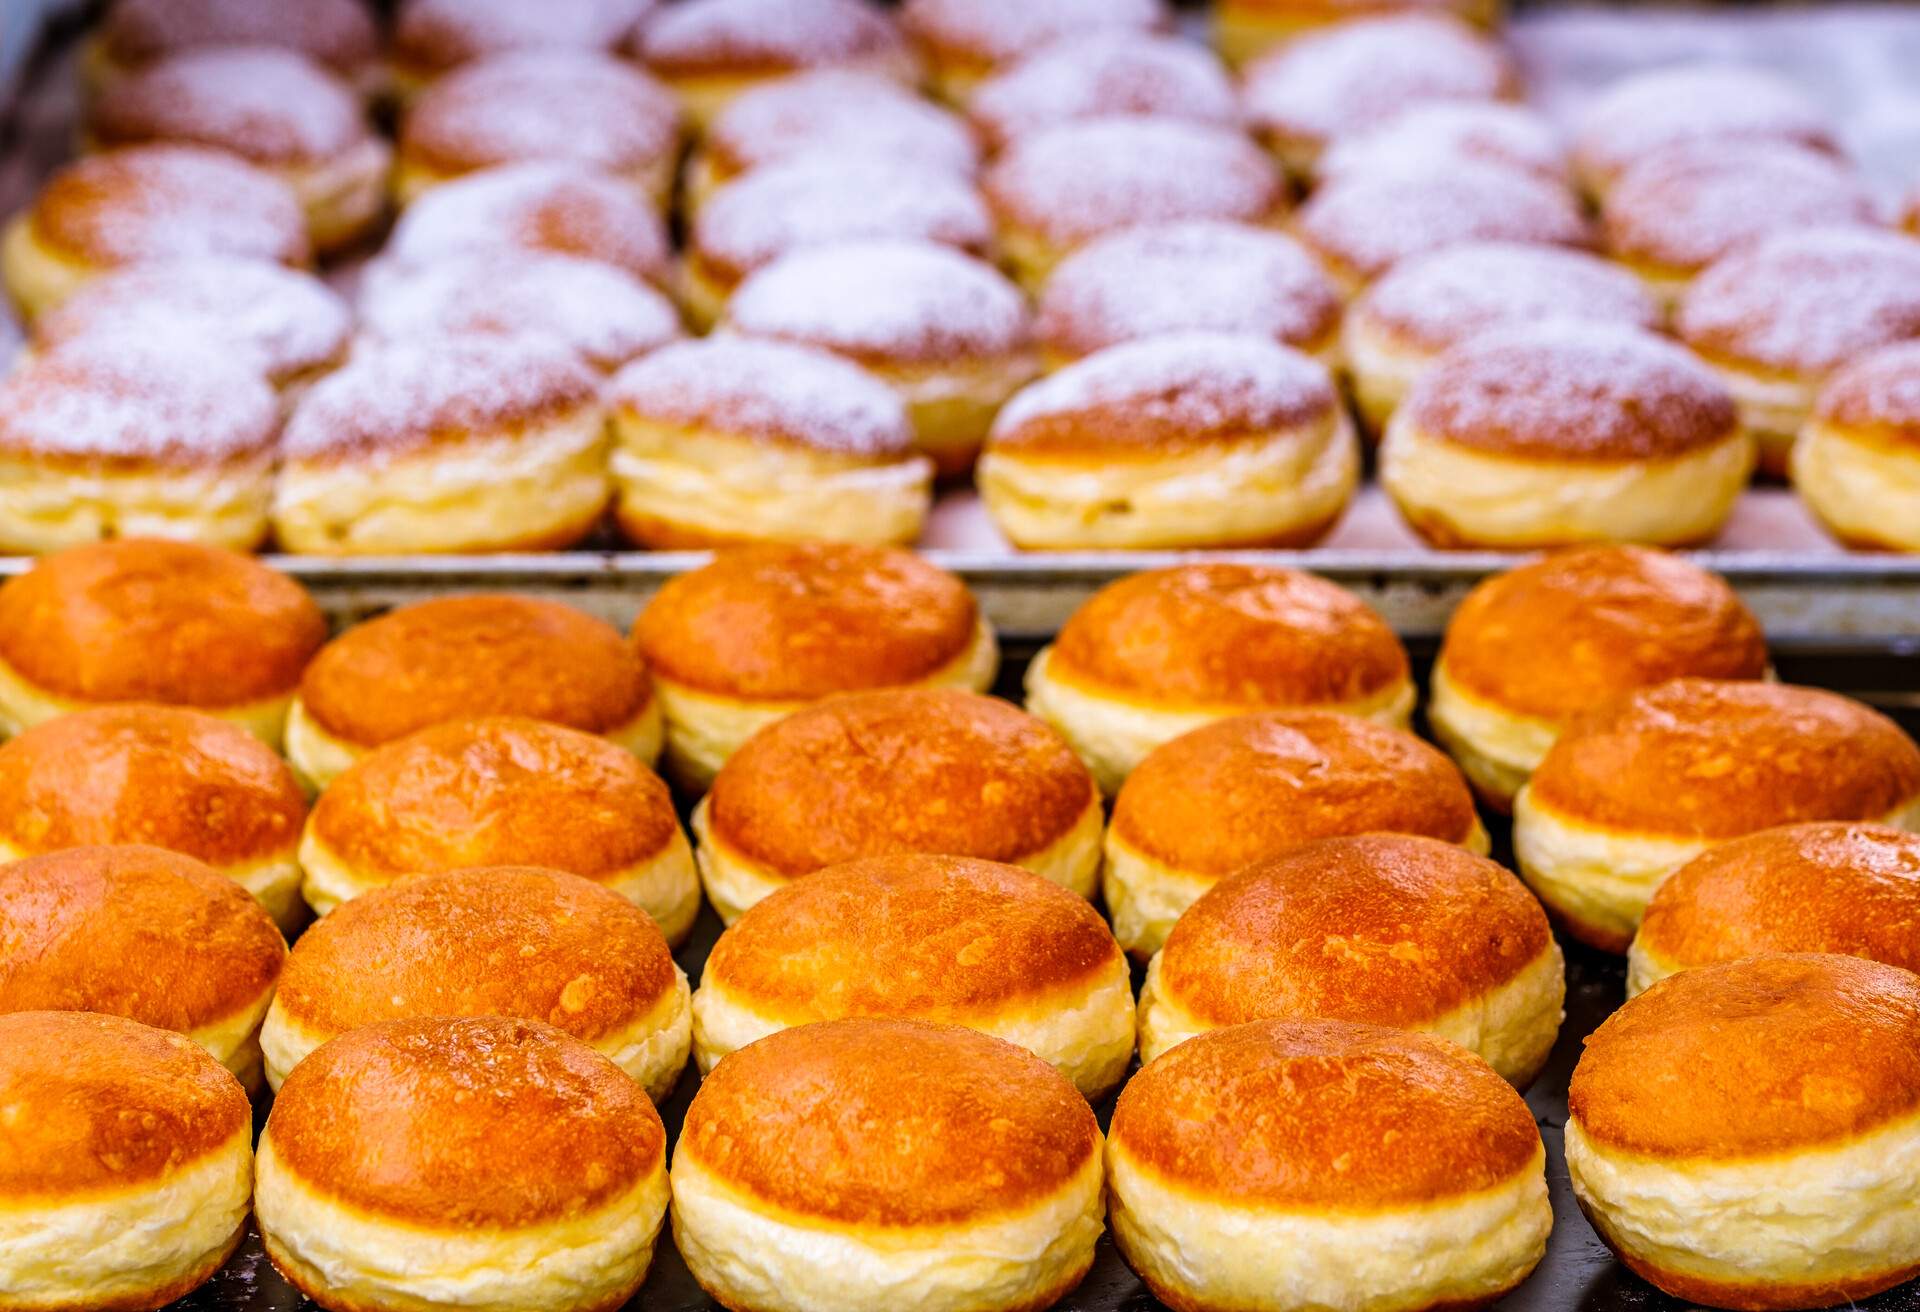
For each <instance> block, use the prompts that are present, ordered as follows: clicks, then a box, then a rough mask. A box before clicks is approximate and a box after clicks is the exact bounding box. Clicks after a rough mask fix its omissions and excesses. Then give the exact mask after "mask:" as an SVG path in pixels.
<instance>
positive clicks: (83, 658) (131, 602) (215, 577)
mask: <svg viewBox="0 0 1920 1312" xmlns="http://www.w3.org/2000/svg"><path fill="white" fill-rule="evenodd" d="M326 637H327V622H326V619H325V618H324V617H323V616H322V615H321V614H320V608H319V607H318V606H316V605H314V603H313V598H311V597H309V596H308V595H307V591H306V589H305V588H303V587H301V586H300V585H299V584H298V583H296V582H294V581H293V580H292V579H290V578H288V577H287V576H286V575H285V574H282V573H280V571H278V570H275V569H269V568H268V567H267V566H265V565H262V564H261V563H260V562H258V561H256V560H253V559H251V558H249V557H247V556H242V555H239V554H237V553H235V552H231V551H223V550H221V549H220V548H218V547H204V546H200V545H197V544H194V543H187V542H167V541H164V540H161V539H156V538H122V539H119V540H117V541H113V542H98V543H94V544H92V545H90V546H84V547H74V548H72V549H71V550H68V551H62V552H57V553H55V554H54V555H51V556H45V557H42V558H41V559H40V560H39V561H37V562H35V564H34V566H33V567H32V568H31V569H29V570H27V571H26V572H24V573H21V574H17V575H15V576H14V577H13V578H11V579H8V580H7V581H6V583H5V584H0V734H13V733H19V732H20V731H21V730H22V729H27V728H31V727H32V726H34V725H36V724H39V723H41V722H42V721H45V720H51V719H54V718H55V717H57V716H61V715H67V714H70V713H71V712H73V711H78V710H84V709H86V708H87V707H90V706H101V705H105V704H107V703H110V702H158V703H160V704H162V705H167V706H187V707H192V708H193V709H195V710H199V711H205V712H207V713H208V714H210V715H216V716H219V717H220V718H222V719H225V720H231V721H233V722H234V723H235V724H238V725H240V726H241V727H243V728H245V729H248V730H249V731H251V732H252V733H253V734H254V735H256V736H257V737H258V738H260V740H261V741H263V742H265V743H266V744H267V745H268V746H269V747H273V748H276V749H277V748H278V747H279V746H280V739H281V732H282V730H283V729H284V727H285V725H286V719H287V707H288V705H289V704H290V703H291V702H292V701H293V694H294V690H295V689H296V688H297V687H299V685H300V673H301V671H302V670H304V669H305V668H306V665H307V662H308V661H309V660H311V659H312V658H313V654H314V653H315V652H316V651H318V650H319V649H320V644H321V643H322V642H324V641H326Z"/></svg>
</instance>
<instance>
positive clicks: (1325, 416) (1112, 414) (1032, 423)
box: [992, 344, 1339, 466]
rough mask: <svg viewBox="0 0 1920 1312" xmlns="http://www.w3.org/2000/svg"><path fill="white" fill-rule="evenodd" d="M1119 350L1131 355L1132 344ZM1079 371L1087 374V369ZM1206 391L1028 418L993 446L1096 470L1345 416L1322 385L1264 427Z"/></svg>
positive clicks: (1265, 417) (1144, 396)
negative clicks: (1173, 400) (1168, 400)
mask: <svg viewBox="0 0 1920 1312" xmlns="http://www.w3.org/2000/svg"><path fill="white" fill-rule="evenodd" d="M1113 349H1115V350H1125V349H1127V344H1122V345H1121V346H1119V347H1115V348H1113ZM1304 363H1305V362H1304V360H1303V364H1304ZM1069 367H1076V366H1069ZM1077 367H1079V368H1085V367H1086V363H1085V362H1084V361H1083V362H1082V363H1081V364H1080V365H1079V366H1077ZM1316 368H1317V366H1316ZM1044 385H1045V384H1044V383H1043V384H1041V386H1044ZM1206 391H1207V388H1206V386H1205V385H1204V383H1202V382H1200V381H1199V380H1194V383H1193V385H1192V386H1190V387H1182V388H1180V389H1179V393H1178V394H1179V395H1181V396H1182V397H1183V399H1184V400H1185V404H1182V405H1177V406H1165V405H1156V404H1154V401H1155V400H1156V399H1157V398H1156V396H1155V395H1154V394H1153V393H1152V392H1151V391H1149V390H1147V389H1144V388H1143V389H1142V390H1141V391H1139V392H1137V393H1134V394H1132V395H1128V396H1116V397H1112V398H1110V399H1103V400H1096V401H1091V402H1089V403H1088V404H1087V405H1085V406H1083V407H1080V408H1078V409H1074V410H1066V411H1056V412H1053V413H1048V414H1040V415H1034V416H1032V417H1020V418H1018V419H1016V421H1015V422H1012V423H1009V424H1006V425H1003V426H999V427H996V428H995V430H994V432H993V437H992V446H993V448H994V449H995V450H996V451H1003V452H1012V453H1016V454H1017V455H1020V456H1037V457H1041V458H1055V459H1057V458H1060V457H1066V458H1068V459H1077V460H1081V461H1084V462H1086V463H1087V464H1089V465H1095V466H1099V465H1107V464H1111V463H1112V462H1113V461H1115V460H1127V459H1134V460H1140V459H1161V458H1164V457H1166V456H1169V455H1202V456H1204V455H1205V454H1207V453H1209V452H1221V453H1224V452H1229V451H1231V450H1232V449H1233V448H1234V447H1235V446H1240V445H1250V444H1253V443H1260V442H1266V441H1269V440H1271V439H1272V438H1273V437H1275V436H1278V435H1288V434H1306V433H1314V432H1324V431H1325V430H1326V429H1327V428H1328V427H1329V426H1330V425H1331V424H1332V423H1333V421H1334V417H1335V415H1336V414H1337V413H1338V410H1339V399H1338V396H1337V394H1336V393H1335V392H1334V390H1333V386H1332V384H1331V383H1330V382H1326V381H1324V380H1319V379H1316V380H1314V381H1313V382H1312V383H1311V384H1309V385H1306V386H1302V387H1301V388H1299V389H1298V391H1297V392H1296V393H1295V394H1293V395H1292V396H1290V397H1289V398H1288V400H1289V404H1288V405H1286V406H1285V407H1284V408H1276V409H1275V410H1273V411H1271V412H1268V413H1264V414H1262V415H1261V416H1260V417H1259V419H1260V421H1261V422H1260V423H1259V424H1258V426H1256V424H1255V423H1252V422H1248V420H1249V418H1250V417H1249V416H1247V415H1245V414H1244V413H1242V414H1239V415H1236V414H1234V406H1233V402H1232V400H1231V399H1230V398H1228V397H1227V396H1224V395H1222V396H1218V397H1215V398H1213V399H1214V400H1215V401H1217V402H1218V404H1217V405H1215V404H1209V403H1208V400H1207V398H1206V396H1205V394H1206Z"/></svg>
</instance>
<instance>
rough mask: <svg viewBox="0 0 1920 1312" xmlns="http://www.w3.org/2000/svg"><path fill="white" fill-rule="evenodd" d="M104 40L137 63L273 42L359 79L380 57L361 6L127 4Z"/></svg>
mask: <svg viewBox="0 0 1920 1312" xmlns="http://www.w3.org/2000/svg"><path fill="white" fill-rule="evenodd" d="M100 35H101V39H102V40H103V41H105V42H106V46H107V49H108V50H109V51H110V52H111V53H112V54H113V57H114V58H115V59H117V60H119V61H121V62H123V63H129V64H140V63H146V62H147V61H149V60H153V59H158V58H159V57H161V56H162V55H169V54H174V53H176V52H178V51H181V50H188V49H192V48H194V47H197V46H210V45H243V44H249V43H252V42H271V43H273V44H275V45H284V46H288V47H291V48H293V49H295V50H299V51H302V52H304V53H305V54H308V55H311V56H313V57H314V58H315V59H318V60H321V61H322V62H324V63H328V64H331V65H333V66H334V67H335V68H337V69H340V70H341V71H342V72H346V73H354V72H358V71H360V70H361V69H362V68H363V67H364V66H365V65H366V64H367V63H368V62H369V61H371V60H372V59H373V58H374V56H375V55H376V54H377V53H378V51H379V34H378V32H377V31H376V29H375V27H374V23H373V18H372V16H371V15H370V14H368V13H367V10H366V8H365V6H363V5H362V4H360V3H358V0H119V3H117V4H115V5H113V6H112V7H111V8H110V9H109V10H108V11H107V16H106V18H105V19H104V20H103V21H102V24H101V28H100Z"/></svg>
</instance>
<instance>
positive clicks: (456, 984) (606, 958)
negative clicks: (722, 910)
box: [260, 730, 692, 1102]
mask: <svg viewBox="0 0 1920 1312" xmlns="http://www.w3.org/2000/svg"><path fill="white" fill-rule="evenodd" d="M556 732H565V731H564V730H556ZM420 1016H519V1017H523V1018H524V1019H527V1020H540V1021H545V1022H547V1023H548V1024H550V1025H555V1026H558V1027H559V1028H560V1029H562V1030H564V1031H566V1032H567V1033H568V1034H570V1035H572V1036H573V1037H574V1038H576V1039H579V1040H580V1041H581V1042H583V1043H585V1044H587V1045H588V1046H590V1047H592V1048H594V1049H596V1050H597V1051H599V1052H600V1053H601V1054H602V1055H603V1056H606V1057H607V1058H609V1059H611V1060H612V1062H613V1064H614V1065H616V1066H618V1067H619V1068H620V1069H621V1070H623V1071H625V1072H626V1073H627V1074H629V1075H631V1076H633V1078H634V1079H636V1080H638V1081H639V1082H640V1084H641V1087H643V1088H645V1089H646V1091H647V1093H648V1095H649V1096H650V1097H652V1098H653V1100H654V1101H655V1102H658V1101H659V1100H661V1099H662V1098H665V1097H666V1096H667V1094H668V1093H670V1092H671V1091H672V1089H673V1086H674V1084H675V1083H676V1082H677V1081H678V1080H679V1078H680V1071H681V1069H682V1068H683V1067H684V1066H685V1065H686V1064H687V1049H688V1047H689V1044H690V1042H691V1040H690V1037H689V1036H690V1034H691V1024H692V1022H691V1020H690V1016H689V1010H688V994H687V977H686V976H685V975H684V974H682V973H681V971H680V967H678V966H676V965H675V964H674V961H673V954H672V953H671V952H669V951H668V950H667V941H666V940H665V939H663V938H661V937H660V931H659V930H658V929H657V928H655V927H654V923H653V921H652V920H651V919H649V918H648V917H647V915H646V914H645V913H644V912H643V911H641V910H640V908H638V907H636V906H634V905H633V903H631V902H629V901H627V900H626V899H625V898H623V897H620V896H618V895H617V894H615V893H612V892H610V891H608V890H607V889H606V888H604V887H602V886H599V885H597V884H594V883H592V882H590V881H588V880H585V879H581V878H580V877H579V876H577V875H569V874H562V873H561V872H560V871H557V870H543V869H539V868H537V867H532V866H495V867H486V868H480V869H473V870H461V871H457V872H454V873H451V874H439V875H425V876H422V877H421V878H418V879H409V880H407V881H406V882H404V883H402V884H397V885H395V886H393V887H391V888H378V889H374V890H373V891H372V892H370V893H368V894H367V895H366V896H365V897H359V898H355V899H354V900H353V902H352V904H351V905H349V906H343V907H341V908H339V909H338V910H336V911H335V912H334V913H333V914H332V915H329V916H328V917H327V918H326V919H325V920H322V921H321V922H320V923H319V924H317V925H315V926H313V927H312V928H311V929H309V930H308V931H307V932H306V933H304V934H302V935H301V936H300V941H299V943H298V944H296V945H295V948H294V952H293V954H292V955H291V956H290V957H288V958H287V968H286V971H285V972H284V973H283V974H282V976H281V979H280V988H279V991H278V992H276V993H275V994H274V996H273V1007H272V1009H271V1010H270V1011H268V1013H267V1022H266V1028H265V1029H263V1030H262V1031H261V1033H260V1043H261V1046H262V1047H263V1048H264V1049H265V1051H266V1067H267V1081H268V1083H270V1084H272V1085H273V1087H274V1088H276V1089H278V1088H279V1087H280V1086H281V1085H282V1084H284V1083H285V1082H286V1078H287V1075H288V1073H289V1072H290V1071H292V1070H293V1068H294V1067H295V1066H297V1065H299V1063H300V1062H301V1061H302V1060H304V1059H305V1058H306V1057H307V1056H308V1055H309V1054H310V1053H312V1052H313V1050H314V1049H315V1048H318V1047H319V1046H320V1045H321V1044H323V1043H326V1042H327V1041H328V1040H330V1039H333V1038H336V1037H338V1036H339V1035H341V1034H344V1033H346V1032H347V1031H348V1030H357V1029H359V1028H360V1027H361V1026H363V1025H373V1024H377V1023H379V1022H381V1021H387V1020H405V1019H409V1018H413V1017H420Z"/></svg>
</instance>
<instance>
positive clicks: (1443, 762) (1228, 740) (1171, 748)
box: [1100, 711, 1488, 957]
mask: <svg viewBox="0 0 1920 1312" xmlns="http://www.w3.org/2000/svg"><path fill="white" fill-rule="evenodd" d="M1373 832H1381V833H1396V834H1416V835H1420V836H1423V837H1427V838H1436V839H1439V840H1441V841H1442V842H1447V843H1454V844H1457V845H1458V846H1461V847H1464V848H1466V849H1467V850H1468V851H1470V852H1474V853H1477V854H1479V855H1482V856H1484V855H1486V852H1487V848H1488V838H1487V831H1486V829H1485V828H1483V827H1482V826H1481V824H1480V817H1479V816H1478V815H1476V814H1475V813H1474V809H1473V796H1472V794H1470V793H1469V792H1468V791H1467V784H1466V780H1464V779H1462V778H1461V777H1460V772H1459V771H1458V770H1456V769H1454V768H1453V762H1451V761H1449V760H1448V759H1447V758H1446V757H1445V756H1443V755H1441V754H1440V753H1439V752H1438V751H1436V750H1435V749H1433V748H1431V747H1429V746H1427V744H1425V743H1423V742H1421V741H1420V740H1419V739H1418V738H1415V737H1414V736H1413V735H1412V734H1410V733H1407V732H1405V731H1404V730H1401V729H1394V728H1389V727H1388V726H1386V725H1383V724H1376V723H1374V722H1373V721H1371V720H1362V719H1360V718H1359V717H1357V716H1352V715H1339V714H1335V713H1333V712H1330V711H1269V712H1264V713H1261V714H1256V715H1239V716H1235V717H1233V718H1232V719H1227V720H1216V721H1215V722H1213V723H1212V724H1209V725H1205V726H1203V727H1201V728H1198V729H1195V730H1193V731H1192V732H1190V733H1184V734H1182V735H1180V736H1179V737H1178V738H1175V739H1173V740H1172V741H1171V742H1168V743H1165V744H1163V745H1162V746H1160V747H1157V748H1155V749H1154V750H1153V751H1151V752H1149V753H1148V754H1147V757H1146V759H1145V760H1143V761H1141V762H1140V764H1139V766H1138V768H1136V769H1135V770H1134V772H1133V773H1132V774H1130V775H1128V776H1127V782H1126V783H1125V784H1123V785H1122V786H1121V788H1120V793H1119V796H1117V797H1116V798H1115V799H1114V803H1113V822H1112V824H1111V825H1109V826H1108V828H1107V837H1106V863H1105V866H1104V868H1103V869H1102V871H1101V876H1100V882H1101V886H1102V888H1103V889H1104V890H1105V892H1106V897H1107V912H1108V914H1109V915H1110V916H1111V917H1112V920H1113V932H1114V937H1116V938H1118V939H1119V940H1120V946H1122V947H1124V948H1126V949H1127V950H1128V951H1129V952H1133V953H1137V954H1138V955H1140V956H1143V957H1145V956H1149V955H1151V954H1152V953H1155V952H1158V951H1159V950H1160V948H1161V947H1162V945H1164V944H1165V943H1166V941H1167V933H1168V931H1170V930H1171V929H1172V928H1173V925H1174V922H1175V921H1176V920H1178V919H1179V918H1180V913H1181V912H1183V911H1185V910H1186V909H1187V908H1188V907H1190V906H1192V905H1193V904H1194V902H1195V901H1196V900H1198V899H1199V897H1200V895H1201V894H1202V893H1205V892H1206V891H1207V890H1208V889H1210V888H1212V887H1213V886H1214V885H1215V884H1217V883H1218V882H1219V881H1220V880H1222V879H1225V878H1226V877H1227V876H1228V875H1231V874H1233V873H1235V872H1236V871H1239V870H1241V869H1243V868H1244V867H1246V866H1248V865H1251V864H1252V863H1253V862H1255V861H1258V860H1261V859H1262V858H1265V857H1269V856H1274V855H1276V854H1278V853H1280V852H1284V851H1286V850H1287V849H1288V848H1291V847H1298V846H1299V845H1300V844H1302V843H1306V842H1311V841H1312V840H1314V839H1317V838H1338V837H1343V836H1346V835H1350V834H1365V833H1373Z"/></svg>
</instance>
